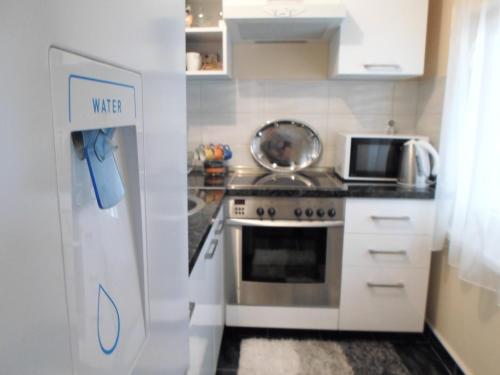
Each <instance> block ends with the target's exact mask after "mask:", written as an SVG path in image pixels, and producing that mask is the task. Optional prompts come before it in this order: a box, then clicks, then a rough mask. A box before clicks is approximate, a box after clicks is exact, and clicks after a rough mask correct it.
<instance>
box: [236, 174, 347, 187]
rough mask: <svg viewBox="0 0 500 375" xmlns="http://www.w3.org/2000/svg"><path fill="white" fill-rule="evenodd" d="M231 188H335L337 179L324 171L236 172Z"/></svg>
mask: <svg viewBox="0 0 500 375" xmlns="http://www.w3.org/2000/svg"><path fill="white" fill-rule="evenodd" d="M229 185H230V186H229V188H233V189H235V188H244V187H247V188H248V187H251V188H276V189H280V188H281V189H284V188H298V189H318V188H324V189H328V188H334V187H336V186H337V185H336V184H335V181H334V180H333V179H332V178H331V177H329V176H328V174H326V173H324V172H300V173H291V174H283V173H253V174H247V173H242V174H236V175H235V176H234V177H233V178H232V180H231V182H230V184H229Z"/></svg>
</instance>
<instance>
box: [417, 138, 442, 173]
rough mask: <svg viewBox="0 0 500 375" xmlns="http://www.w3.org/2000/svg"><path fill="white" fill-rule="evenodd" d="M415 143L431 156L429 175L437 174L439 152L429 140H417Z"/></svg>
mask: <svg viewBox="0 0 500 375" xmlns="http://www.w3.org/2000/svg"><path fill="white" fill-rule="evenodd" d="M417 145H418V146H419V147H422V148H423V149H424V150H425V151H427V152H428V153H429V154H430V155H431V156H432V171H431V175H432V176H437V174H438V172H439V154H438V152H437V151H436V149H435V148H434V147H433V146H432V145H431V144H430V143H429V142H426V141H421V140H419V141H418V142H417Z"/></svg>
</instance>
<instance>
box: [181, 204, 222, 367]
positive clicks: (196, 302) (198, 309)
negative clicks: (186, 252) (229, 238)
mask: <svg viewBox="0 0 500 375" xmlns="http://www.w3.org/2000/svg"><path fill="white" fill-rule="evenodd" d="M223 224H224V218H223V209H222V208H221V209H220V212H219V215H218V217H217V219H216V220H215V222H214V225H213V227H212V229H211V231H210V233H209V235H208V236H207V239H206V240H205V245H204V246H203V248H202V250H201V252H200V254H199V255H198V259H197V261H196V264H195V266H194V268H193V270H192V271H191V274H190V275H189V299H190V303H191V306H192V307H191V309H192V314H191V318H190V324H189V371H188V374H190V375H205V374H207V375H213V374H215V372H216V369H217V360H218V358H219V350H220V344H221V341H222V333H223V330H224V321H225V300H224V284H223V278H224V273H223V269H224V268H223V258H224V255H223V254H224V235H223Z"/></svg>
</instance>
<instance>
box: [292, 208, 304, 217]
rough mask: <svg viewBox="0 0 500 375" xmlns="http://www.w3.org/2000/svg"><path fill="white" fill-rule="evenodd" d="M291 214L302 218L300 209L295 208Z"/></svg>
mask: <svg viewBox="0 0 500 375" xmlns="http://www.w3.org/2000/svg"><path fill="white" fill-rule="evenodd" d="M293 213H294V214H295V216H297V217H301V216H302V210H301V209H300V208H296V209H295V210H294V211H293Z"/></svg>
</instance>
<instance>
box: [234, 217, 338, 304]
mask: <svg viewBox="0 0 500 375" xmlns="http://www.w3.org/2000/svg"><path fill="white" fill-rule="evenodd" d="M227 224H228V227H229V228H230V229H229V231H228V235H229V238H228V240H229V241H228V244H229V249H230V252H229V254H228V256H229V258H230V259H228V260H229V261H228V262H227V263H226V264H227V270H226V271H227V273H228V276H229V277H230V280H232V281H233V282H231V283H229V284H230V286H231V287H230V288H229V290H228V300H229V301H228V302H229V303H230V304H240V305H264V306H308V307H315V306H325V307H326V306H327V307H338V306H339V299H340V280H341V264H342V241H343V239H342V236H343V225H344V223H343V221H307V222H306V221H305V222H300V221H286V220H282V221H271V220H247V219H228V220H227Z"/></svg>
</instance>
